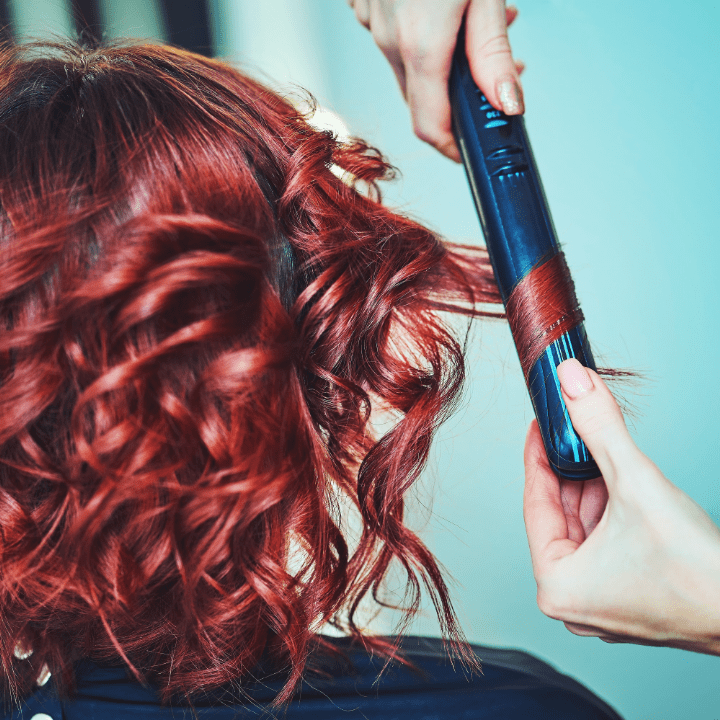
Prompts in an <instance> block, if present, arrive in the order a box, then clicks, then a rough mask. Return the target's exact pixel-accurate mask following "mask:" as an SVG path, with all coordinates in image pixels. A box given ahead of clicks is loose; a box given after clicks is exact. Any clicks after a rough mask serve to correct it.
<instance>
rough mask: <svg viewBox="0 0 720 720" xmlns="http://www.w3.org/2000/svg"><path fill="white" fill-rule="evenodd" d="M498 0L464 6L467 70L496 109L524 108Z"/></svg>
mask: <svg viewBox="0 0 720 720" xmlns="http://www.w3.org/2000/svg"><path fill="white" fill-rule="evenodd" d="M506 16H507V13H506V9H505V4H504V2H502V0H473V1H472V2H471V3H470V5H469V6H468V12H467V35H466V46H467V54H468V62H469V63H470V70H471V72H472V76H473V78H474V79H475V82H476V83H477V85H478V87H479V88H480V90H482V92H483V94H484V95H485V97H486V98H487V99H488V101H489V102H490V104H491V105H492V106H493V107H494V108H495V109H496V110H502V111H503V112H504V113H505V114H506V115H521V114H522V113H523V112H524V111H525V104H524V100H523V93H522V85H521V84H520V78H519V74H518V71H517V68H516V67H515V62H514V61H513V57H512V51H511V50H510V42H509V40H508V34H507V21H506Z"/></svg>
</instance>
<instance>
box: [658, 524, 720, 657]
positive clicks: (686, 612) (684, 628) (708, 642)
mask: <svg viewBox="0 0 720 720" xmlns="http://www.w3.org/2000/svg"><path fill="white" fill-rule="evenodd" d="M705 540H708V538H705ZM685 547H686V548H687V545H686V546H685ZM673 565H674V567H673V568H672V570H671V577H672V578H673V579H674V581H673V586H674V588H673V589H674V593H673V594H674V596H675V602H674V603H673V604H672V605H673V606H672V607H671V608H669V609H670V613H671V615H672V619H673V622H672V623H671V625H672V626H674V628H675V629H676V632H677V642H675V643H672V644H673V646H675V647H681V648H685V649H688V650H695V651H696V652H704V653H708V654H712V655H720V533H718V535H717V538H712V539H711V540H710V541H708V542H704V543H702V544H701V545H700V546H698V547H696V552H695V553H693V557H689V556H688V555H687V554H682V555H680V556H679V557H678V558H677V559H676V560H675V562H674V563H673Z"/></svg>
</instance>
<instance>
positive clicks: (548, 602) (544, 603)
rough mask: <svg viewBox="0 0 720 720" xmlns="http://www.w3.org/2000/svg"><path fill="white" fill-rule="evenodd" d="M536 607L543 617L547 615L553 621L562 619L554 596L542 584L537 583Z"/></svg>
mask: <svg viewBox="0 0 720 720" xmlns="http://www.w3.org/2000/svg"><path fill="white" fill-rule="evenodd" d="M537 606H538V608H540V612H541V613H542V614H543V615H547V616H548V617H549V618H553V619H554V620H561V619H562V609H561V608H560V606H559V604H558V602H557V598H556V596H555V594H554V593H552V592H551V591H550V590H549V589H548V588H547V587H545V586H544V585H543V584H542V583H538V591H537Z"/></svg>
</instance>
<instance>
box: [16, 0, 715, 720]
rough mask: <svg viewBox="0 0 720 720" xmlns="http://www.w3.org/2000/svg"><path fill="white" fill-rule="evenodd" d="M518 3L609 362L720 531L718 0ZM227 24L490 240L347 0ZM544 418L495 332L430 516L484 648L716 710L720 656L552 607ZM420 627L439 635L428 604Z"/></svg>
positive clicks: (484, 343)
mask: <svg viewBox="0 0 720 720" xmlns="http://www.w3.org/2000/svg"><path fill="white" fill-rule="evenodd" d="M518 5H519V8H520V17H519V18H518V20H517V21H516V23H515V25H514V26H513V28H512V30H511V40H512V44H513V48H514V51H515V55H516V57H518V58H521V59H522V60H524V61H525V62H526V64H527V70H526V72H525V74H524V75H523V83H524V88H525V98H526V103H527V114H526V121H527V127H528V131H529V133H530V137H531V139H532V142H533V147H534V151H535V155H536V158H537V161H538V165H539V167H540V170H541V173H542V177H543V181H544V184H545V189H546V192H547V196H548V198H549V201H550V205H551V208H552V211H553V215H554V219H555V223H556V226H557V230H558V234H559V237H560V240H561V242H563V244H564V247H565V252H566V255H567V258H568V262H569V265H570V267H571V269H572V271H573V275H574V279H575V283H576V287H577V293H578V296H579V298H580V301H581V302H582V305H583V309H584V312H585V315H586V328H587V330H588V334H589V335H590V339H591V341H592V342H593V345H594V348H595V350H596V356H597V357H598V360H599V361H600V364H605V365H612V366H616V367H618V366H620V367H629V368H632V369H635V370H639V371H641V372H643V373H645V376H646V379H645V380H644V381H642V382H640V383H638V384H637V385H636V386H634V387H631V388H625V389H623V391H622V392H623V394H624V395H625V398H626V400H627V402H628V404H629V405H630V406H632V407H633V408H634V411H635V414H634V419H633V420H632V426H633V434H634V436H635V438H636V439H637V442H638V444H639V445H640V447H641V448H642V449H643V450H644V451H645V452H646V453H647V454H648V455H650V456H651V457H652V458H653V459H654V460H655V461H656V463H657V464H658V465H659V466H660V468H661V469H662V470H663V471H664V472H665V473H666V474H667V475H668V476H669V477H670V478H671V479H672V480H673V481H674V482H675V483H676V484H677V485H679V486H680V487H681V488H683V489H684V490H685V491H686V492H687V493H689V494H690V495H691V496H692V497H693V498H695V499H696V500H697V501H698V502H699V503H700V504H701V505H702V506H703V507H704V508H705V509H706V510H707V511H708V513H710V514H711V515H712V517H713V518H714V520H715V521H716V522H719V523H720V479H719V478H720V472H719V471H720V455H719V453H718V447H719V443H718V437H719V431H720V416H719V415H718V411H719V409H718V404H719V403H718V401H719V400H720V393H719V392H718V372H717V367H716V365H715V362H716V361H717V357H718V350H719V349H720V347H719V343H718V339H717V331H718V322H717V318H718V302H719V301H720V283H719V282H718V275H717V266H718V261H719V260H720V250H719V249H718V226H719V222H718V221H719V220H720V202H718V200H717V198H716V194H717V189H718V177H717V175H718V165H719V162H720V141H719V139H718V137H719V135H718V110H720V103H719V100H718V98H720V92H719V91H720V87H718V85H719V81H718V78H719V77H720V73H719V72H718V71H719V70H720V67H719V66H720V55H719V53H718V42H717V35H718V29H719V27H720V5H719V4H718V3H713V2H706V1H700V2H695V3H692V4H681V3H670V2H663V1H661V0H656V1H654V2H653V1H651V0H636V2H632V3H628V2H621V1H620V0H605V1H604V2H602V3H600V2H591V1H590V0H533V1H532V2H530V0H525V1H524V2H523V0H518ZM13 8H14V14H15V18H16V20H17V22H18V24H19V25H20V26H21V27H22V28H23V30H24V32H26V33H28V34H34V35H48V34H50V33H53V32H58V33H66V32H68V30H69V28H70V20H69V16H68V13H67V10H66V8H65V5H64V4H63V3H62V2H57V1H56V0H15V1H14V5H13ZM104 14H105V17H106V21H107V23H108V24H109V25H111V32H110V34H111V35H114V36H127V35H129V36H135V37H146V36H154V37H162V33H163V32H164V31H163V23H162V17H161V16H160V14H159V13H158V12H157V9H156V8H155V6H154V5H153V4H152V3H149V2H141V0H106V4H105V5H104ZM213 33H214V38H215V43H216V45H217V47H219V48H220V51H221V54H223V55H224V56H226V57H228V58H231V59H233V60H234V61H236V62H241V63H243V65H244V66H245V67H246V68H248V69H250V70H251V71H252V72H256V73H264V74H265V75H266V76H267V77H271V78H274V79H275V80H276V81H277V82H278V84H279V86H280V87H285V88H286V89H290V86H291V84H292V83H297V84H300V85H303V86H306V87H307V88H308V89H310V90H311V91H313V92H314V93H315V94H316V95H317V97H318V98H319V100H320V102H321V104H322V105H323V106H325V107H328V108H330V109H332V110H333V111H335V112H336V113H337V114H338V115H340V116H341V117H342V118H343V120H344V121H345V123H346V124H347V126H348V127H349V129H350V131H351V132H352V133H353V134H356V135H360V136H363V137H365V138H366V139H368V140H369V141H370V142H371V143H373V144H375V145H376V146H378V147H379V148H381V149H382V150H383V151H384V152H385V153H386V154H387V155H388V157H389V158H390V160H391V161H392V162H393V163H394V164H395V165H397V166H398V167H399V168H400V170H401V172H402V177H401V179H400V180H399V181H398V182H396V183H395V184H394V185H393V186H391V187H388V188H387V189H386V199H387V202H388V203H389V204H391V205H393V206H395V207H396V208H399V209H400V210H401V211H403V212H406V213H409V214H411V215H413V216H414V217H416V218H418V219H420V220H421V221H423V222H424V223H425V224H427V225H430V226H431V227H433V228H434V229H436V230H437V231H439V232H440V233H442V234H443V235H444V236H445V237H447V238H449V239H452V240H461V241H470V242H481V235H480V231H479V228H478V223H477V219H476V217H475V213H474V210H473V206H472V202H471V198H470V194H469V191H468V188H467V185H466V181H465V177H464V174H463V171H462V169H461V168H460V167H459V166H457V165H455V164H454V163H452V162H450V161H449V160H446V159H445V158H443V157H441V156H440V155H439V154H437V153H436V152H435V151H434V150H432V149H431V148H429V147H427V146H425V145H423V144H422V143H421V142H420V141H419V140H417V139H416V138H415V137H414V136H413V135H412V133H411V130H410V122H409V116H408V112H407V109H406V107H405V105H404V103H403V101H402V98H401V96H400V93H399V91H398V89H397V87H396V83H395V79H394V76H393V74H392V71H391V70H390V67H389V66H388V65H387V63H386V62H385V60H384V58H383V57H382V55H381V53H380V52H379V51H378V50H377V48H376V47H375V46H374V44H373V41H372V38H371V36H370V35H369V33H367V32H366V31H365V30H364V29H363V28H362V27H360V26H359V25H358V24H357V22H356V21H355V18H354V15H353V13H352V12H351V11H350V10H349V8H348V7H347V6H346V3H345V2H344V1H343V0H262V1H261V2H259V1H257V0H214V2H213ZM531 417H532V411H531V407H530V403H529V400H528V398H527V394H526V391H525V388H524V384H523V381H522V377H521V374H520V371H519V364H518V361H517V358H516V355H515V351H514V348H513V346H512V342H511V339H510V334H509V332H508V330H507V328H506V327H505V325H504V324H502V323H478V324H477V326H476V327H475V330H474V333H473V341H472V350H471V353H470V362H469V382H468V387H467V392H466V394H465V400H464V403H463V405H462V408H461V410H460V412H459V413H458V414H456V415H455V416H454V418H452V419H451V420H450V421H449V422H448V423H447V424H446V426H445V427H444V428H443V429H442V431H441V433H440V436H439V438H438V440H437V442H436V444H435V449H434V452H433V457H432V462H431V465H430V468H429V469H428V472H427V473H426V475H425V477H424V479H423V481H422V482H421V487H420V488H419V492H418V502H417V507H416V511H415V512H414V513H413V515H414V518H415V520H414V521H415V522H416V523H417V524H418V525H419V526H420V527H421V528H422V532H423V536H424V537H425V538H426V539H427V541H428V543H429V544H430V545H431V547H432V548H433V550H434V551H435V553H436V554H437V556H438V557H439V559H440V560H441V561H442V563H443V564H444V565H445V567H446V568H447V570H448V572H449V573H450V575H451V576H452V577H453V578H454V579H455V588H454V595H455V598H456V604H457V608H458V610H459V613H460V615H461V618H462V621H463V624H464V627H465V630H466V632H467V635H468V637H469V638H470V639H471V640H473V641H475V642H479V643H484V644H493V645H504V646H515V647H520V648H524V649H526V650H529V651H531V652H534V653H536V654H537V655H539V656H540V657H542V658H544V659H546V660H548V661H550V662H551V663H553V664H554V665H556V666H557V667H558V668H560V669H561V670H563V671H564V672H567V673H570V674H572V675H574V676H575V677H577V678H578V679H579V680H581V681H582V682H584V683H585V684H587V685H588V686H589V687H590V688H592V689H593V690H595V691H596V692H597V693H599V694H600V695H601V696H603V697H604V698H605V699H607V700H608V701H609V702H610V703H612V704H613V705H614V706H615V707H616V708H617V709H618V710H619V711H620V712H621V713H622V714H624V715H625V717H626V718H628V720H713V718H720V658H718V657H709V656H703V655H696V654H692V653H689V652H683V651H679V650H669V649H659V648H647V647H637V646H630V645H606V644H604V643H602V642H601V641H600V640H597V639H588V638H578V637H576V636H574V635H572V634H570V633H569V632H567V631H566V630H565V628H564V627H563V625H562V624H561V623H558V622H555V621H552V620H549V619H547V618H545V617H544V616H543V615H542V614H541V613H540V611H539V610H538V609H537V606H536V604H535V583H534V580H533V576H532V569H531V565H530V559H529V554H528V550H527V544H526V539H525V531H524V526H523V521H522V489H523V471H522V447H523V440H524V436H525V431H526V429H527V425H528V423H529V422H530V420H531ZM430 505H432V514H430V513H429V507H430ZM718 602H719V603H720V599H719V600H718ZM385 622H386V621H383V620H382V619H380V620H378V621H377V626H378V627H379V628H381V629H383V628H385V627H386V625H384V623H385ZM414 631H415V632H426V633H433V634H435V633H437V626H436V624H435V623H434V622H433V620H432V617H431V612H430V611H429V610H426V611H424V613H423V617H422V618H421V619H420V621H419V622H418V623H417V625H416V627H415V628H414Z"/></svg>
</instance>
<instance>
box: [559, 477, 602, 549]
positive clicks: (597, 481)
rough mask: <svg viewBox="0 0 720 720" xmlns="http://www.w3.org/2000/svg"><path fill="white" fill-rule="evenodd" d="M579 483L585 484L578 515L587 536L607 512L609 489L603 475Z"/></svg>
mask: <svg viewBox="0 0 720 720" xmlns="http://www.w3.org/2000/svg"><path fill="white" fill-rule="evenodd" d="M568 482H569V481H568ZM576 484H578V483H576ZM579 484H581V485H582V486H583V489H582V497H581V499H580V512H579V513H578V517H579V518H580V523H581V524H582V527H583V532H584V533H585V537H587V536H588V535H589V534H590V533H591V532H592V531H593V530H594V529H595V528H596V526H597V524H598V523H599V522H600V519H601V518H602V516H603V514H604V513H605V508H606V507H607V503H608V491H607V485H605V481H604V480H603V479H602V478H601V477H599V478H594V479H593V480H585V481H584V482H583V483H579Z"/></svg>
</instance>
